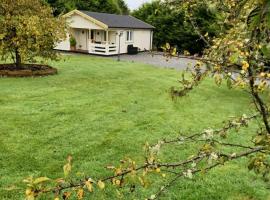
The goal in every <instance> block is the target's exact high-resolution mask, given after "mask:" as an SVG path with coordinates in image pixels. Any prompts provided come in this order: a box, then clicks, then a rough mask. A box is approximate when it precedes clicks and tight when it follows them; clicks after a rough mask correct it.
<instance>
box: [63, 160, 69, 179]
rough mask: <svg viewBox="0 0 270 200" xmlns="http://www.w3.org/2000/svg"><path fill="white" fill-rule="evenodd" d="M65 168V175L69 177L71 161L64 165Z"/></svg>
mask: <svg viewBox="0 0 270 200" xmlns="http://www.w3.org/2000/svg"><path fill="white" fill-rule="evenodd" d="M63 170H64V175H65V177H67V176H68V175H69V173H70V172H71V164H70V163H67V164H66V165H65V166H64V167H63Z"/></svg>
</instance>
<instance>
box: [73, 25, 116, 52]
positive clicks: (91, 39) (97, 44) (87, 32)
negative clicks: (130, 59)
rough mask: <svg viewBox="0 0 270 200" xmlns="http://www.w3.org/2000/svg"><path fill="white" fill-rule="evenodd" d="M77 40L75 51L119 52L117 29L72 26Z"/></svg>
mask: <svg viewBox="0 0 270 200" xmlns="http://www.w3.org/2000/svg"><path fill="white" fill-rule="evenodd" d="M69 32H70V36H71V37H74V38H75V40H76V48H75V51H78V52H87V53H90V54H97V55H115V54H117V52H118V45H117V31H115V30H99V29H80V28H70V31H69Z"/></svg>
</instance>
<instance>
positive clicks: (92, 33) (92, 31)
mask: <svg viewBox="0 0 270 200" xmlns="http://www.w3.org/2000/svg"><path fill="white" fill-rule="evenodd" d="M90 34H91V40H93V39H94V35H95V32H94V30H91V33H90Z"/></svg>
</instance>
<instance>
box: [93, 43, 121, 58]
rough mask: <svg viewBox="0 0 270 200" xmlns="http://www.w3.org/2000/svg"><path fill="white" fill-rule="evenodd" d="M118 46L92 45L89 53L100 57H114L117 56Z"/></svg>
mask: <svg viewBox="0 0 270 200" xmlns="http://www.w3.org/2000/svg"><path fill="white" fill-rule="evenodd" d="M117 49H118V48H117V46H116V45H115V44H107V43H105V44H104V43H103V44H97V43H90V51H89V53H92V54H98V55H114V54H117Z"/></svg>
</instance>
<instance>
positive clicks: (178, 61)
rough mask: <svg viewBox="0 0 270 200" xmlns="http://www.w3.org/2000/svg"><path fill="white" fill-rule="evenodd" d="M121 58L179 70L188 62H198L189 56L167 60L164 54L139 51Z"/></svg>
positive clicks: (184, 67) (114, 57)
mask: <svg viewBox="0 0 270 200" xmlns="http://www.w3.org/2000/svg"><path fill="white" fill-rule="evenodd" d="M110 58H112V59H117V56H112V57H110ZM120 58H121V60H126V61H130V62H139V63H145V64H150V65H154V66H157V67H162V68H175V69H178V70H185V69H186V68H187V66H188V63H192V64H194V63H196V62H197V61H196V60H193V59H188V58H170V59H169V60H168V61H166V58H165V57H164V56H163V55H162V54H155V55H152V54H151V53H146V52H145V53H139V54H137V55H126V54H125V55H121V56H120Z"/></svg>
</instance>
